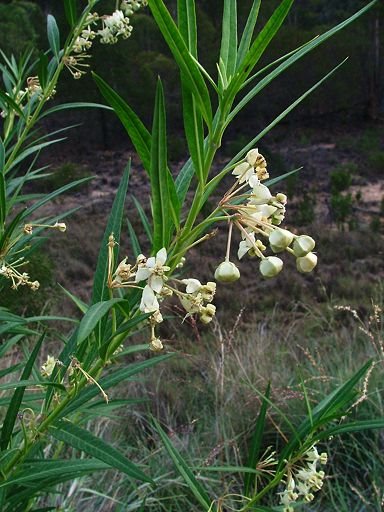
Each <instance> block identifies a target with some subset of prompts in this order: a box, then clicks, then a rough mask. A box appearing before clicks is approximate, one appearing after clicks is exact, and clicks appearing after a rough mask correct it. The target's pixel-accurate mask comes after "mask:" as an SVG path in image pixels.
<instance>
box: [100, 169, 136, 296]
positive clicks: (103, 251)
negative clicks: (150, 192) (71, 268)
mask: <svg viewBox="0 0 384 512" xmlns="http://www.w3.org/2000/svg"><path fill="white" fill-rule="evenodd" d="M130 169H131V162H130V161H129V162H128V165H127V166H126V168H125V171H124V174H123V177H122V179H121V182H120V185H119V188H118V190H117V192H116V196H115V200H114V202H113V205H112V210H111V213H110V215H109V219H108V223H107V227H106V229H105V232H104V236H103V240H102V242H101V245H100V252H99V257H98V260H97V266H96V272H95V277H94V281H93V291H92V304H95V303H96V302H101V301H103V300H107V299H108V298H109V297H108V289H107V277H108V247H107V244H108V239H109V237H110V235H111V234H112V233H113V235H114V237H115V241H116V242H117V244H119V242H120V231H121V223H122V220H123V214H124V203H125V197H126V195H127V189H128V180H129V173H130ZM114 255H115V260H116V259H117V255H118V245H116V247H115V248H114Z"/></svg>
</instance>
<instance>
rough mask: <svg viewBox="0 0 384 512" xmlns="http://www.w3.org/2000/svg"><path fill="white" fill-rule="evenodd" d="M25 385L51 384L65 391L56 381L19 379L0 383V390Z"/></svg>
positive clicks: (23, 386)
mask: <svg viewBox="0 0 384 512" xmlns="http://www.w3.org/2000/svg"><path fill="white" fill-rule="evenodd" d="M27 386H53V387H55V388H58V389H62V390H63V391H65V387H64V386H63V385H62V384H57V383H56V382H48V381H43V380H19V381H18V382H8V383H7V384H0V391H5V390H6V389H18V388H25V387H27Z"/></svg>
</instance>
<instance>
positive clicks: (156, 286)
mask: <svg viewBox="0 0 384 512" xmlns="http://www.w3.org/2000/svg"><path fill="white" fill-rule="evenodd" d="M163 283H164V281H163V278H162V277H161V276H156V275H153V274H152V276H151V277H150V278H149V280H148V284H149V286H150V287H151V288H152V290H153V291H154V292H156V293H160V292H161V289H162V287H163Z"/></svg>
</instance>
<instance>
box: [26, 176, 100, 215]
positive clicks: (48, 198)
mask: <svg viewBox="0 0 384 512" xmlns="http://www.w3.org/2000/svg"><path fill="white" fill-rule="evenodd" d="M92 179H93V177H92V176H91V177H87V178H81V179H80V180H77V181H73V182H72V183H68V184H67V185H64V186H62V187H60V188H58V189H57V190H54V191H53V192H51V193H50V194H46V195H45V196H44V197H43V198H42V199H41V200H40V201H36V202H35V203H34V204H33V205H32V206H30V207H29V208H26V209H25V210H24V212H23V214H22V219H25V218H26V217H29V216H30V215H31V214H32V213H33V212H35V211H36V210H38V209H39V208H41V207H42V206H43V205H45V204H47V203H49V202H50V201H52V199H55V198H56V197H59V196H60V195H62V194H64V192H67V191H68V190H71V189H73V188H75V187H78V186H79V185H82V184H83V183H86V182H87V181H90V180H92Z"/></svg>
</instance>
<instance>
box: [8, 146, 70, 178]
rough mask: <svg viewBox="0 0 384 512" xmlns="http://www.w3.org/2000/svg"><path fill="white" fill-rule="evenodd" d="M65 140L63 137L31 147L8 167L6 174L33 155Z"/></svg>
mask: <svg viewBox="0 0 384 512" xmlns="http://www.w3.org/2000/svg"><path fill="white" fill-rule="evenodd" d="M65 139H66V137H62V138H61V139H54V140H49V141H47V142H43V143H41V144H34V145H32V146H30V147H29V148H27V149H25V150H24V151H23V152H22V153H20V154H19V156H18V157H16V158H15V160H13V162H12V164H11V165H9V166H8V167H7V169H6V172H9V171H10V170H11V169H13V168H14V167H15V166H16V165H18V164H19V163H20V162H22V161H23V160H25V159H26V158H27V157H28V156H30V155H33V154H34V153H37V152H39V151H41V150H42V149H44V148H46V147H48V146H51V145H52V144H56V143H57V142H62V141H63V140H65Z"/></svg>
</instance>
